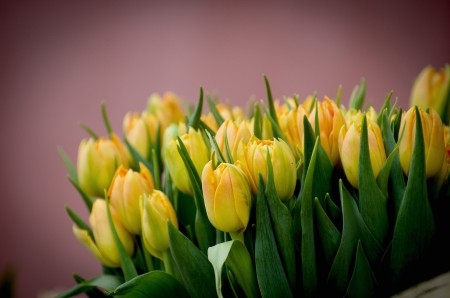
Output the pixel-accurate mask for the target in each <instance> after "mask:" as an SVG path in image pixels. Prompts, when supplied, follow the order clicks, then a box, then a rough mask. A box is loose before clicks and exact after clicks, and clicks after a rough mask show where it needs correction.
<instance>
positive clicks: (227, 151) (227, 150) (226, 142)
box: [223, 129, 234, 164]
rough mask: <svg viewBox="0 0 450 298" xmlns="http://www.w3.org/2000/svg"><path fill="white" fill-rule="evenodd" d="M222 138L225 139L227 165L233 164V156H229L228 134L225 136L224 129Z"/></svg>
mask: <svg viewBox="0 0 450 298" xmlns="http://www.w3.org/2000/svg"><path fill="white" fill-rule="evenodd" d="M223 137H224V138H225V152H226V153H227V159H228V163H230V164H234V161H233V155H232V154H231V149H230V144H229V143H228V134H227V130H226V129H225V133H224V136H223Z"/></svg>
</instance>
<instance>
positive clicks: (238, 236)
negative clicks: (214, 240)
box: [229, 232, 245, 245]
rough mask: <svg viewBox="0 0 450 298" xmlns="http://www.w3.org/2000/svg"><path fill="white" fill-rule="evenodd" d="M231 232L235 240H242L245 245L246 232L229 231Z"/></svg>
mask: <svg viewBox="0 0 450 298" xmlns="http://www.w3.org/2000/svg"><path fill="white" fill-rule="evenodd" d="M229 234H230V236H231V239H233V240H240V241H241V242H242V243H243V244H244V245H245V242H244V233H242V232H241V233H238V232H230V233H229Z"/></svg>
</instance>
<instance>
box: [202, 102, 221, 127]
mask: <svg viewBox="0 0 450 298" xmlns="http://www.w3.org/2000/svg"><path fill="white" fill-rule="evenodd" d="M206 101H207V102H208V106H209V110H210V112H211V113H212V114H213V116H214V119H215V120H216V122H217V126H219V127H220V126H221V125H222V123H223V122H224V120H223V118H222V116H221V115H220V113H219V111H217V108H216V104H215V103H214V102H213V101H212V100H211V98H209V95H206Z"/></svg>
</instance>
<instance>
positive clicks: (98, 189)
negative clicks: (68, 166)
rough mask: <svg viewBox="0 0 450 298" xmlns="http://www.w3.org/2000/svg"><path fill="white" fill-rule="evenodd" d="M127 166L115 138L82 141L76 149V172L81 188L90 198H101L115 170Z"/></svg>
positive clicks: (123, 154)
mask: <svg viewBox="0 0 450 298" xmlns="http://www.w3.org/2000/svg"><path fill="white" fill-rule="evenodd" d="M120 165H124V167H127V166H128V162H127V160H126V156H125V153H124V151H123V148H122V147H121V144H120V141H118V139H117V138H115V139H114V140H112V141H111V140H108V139H105V138H99V139H98V140H96V141H94V139H89V140H88V141H86V140H82V141H81V143H80V146H79V148H78V159H77V172H78V180H79V182H80V186H81V188H82V189H83V190H84V191H85V192H86V193H87V194H88V195H90V196H93V197H103V196H104V194H105V193H104V191H105V189H108V188H109V184H110V183H111V180H112V178H113V177H114V173H115V172H116V169H117V168H118V167H119V166H120Z"/></svg>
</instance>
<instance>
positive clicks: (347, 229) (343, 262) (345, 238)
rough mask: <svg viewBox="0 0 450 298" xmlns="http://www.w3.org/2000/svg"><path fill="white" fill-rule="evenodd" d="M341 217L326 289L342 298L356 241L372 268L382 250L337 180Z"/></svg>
mask: <svg viewBox="0 0 450 298" xmlns="http://www.w3.org/2000/svg"><path fill="white" fill-rule="evenodd" d="M339 191H340V196H341V206H342V215H343V218H344V223H343V228H342V238H341V243H340V245H339V249H338V252H337V254H336V257H335V259H334V261H333V264H332V265H331V269H330V273H329V274H328V279H327V288H328V290H329V291H331V292H332V293H333V295H336V296H343V295H344V294H345V292H346V290H347V286H348V283H349V281H350V274H351V268H350V267H351V264H352V263H353V260H354V256H355V252H356V247H357V244H358V243H357V242H358V239H360V240H361V243H362V244H363V246H364V247H365V248H366V255H367V258H368V260H369V263H370V265H371V267H372V268H377V266H378V264H379V263H380V260H381V258H382V256H383V253H384V250H383V248H382V247H381V245H380V244H379V243H378V241H377V240H376V239H375V238H374V237H373V235H372V233H370V231H369V229H368V228H367V226H366V224H365V223H364V220H363V219H362V217H361V214H360V213H359V210H358V207H357V205H356V202H355V200H354V199H353V197H352V196H351V195H350V193H349V192H348V191H347V189H345V187H344V185H343V183H342V180H339Z"/></svg>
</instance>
